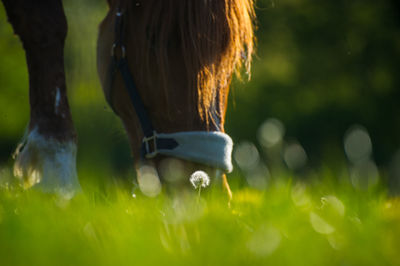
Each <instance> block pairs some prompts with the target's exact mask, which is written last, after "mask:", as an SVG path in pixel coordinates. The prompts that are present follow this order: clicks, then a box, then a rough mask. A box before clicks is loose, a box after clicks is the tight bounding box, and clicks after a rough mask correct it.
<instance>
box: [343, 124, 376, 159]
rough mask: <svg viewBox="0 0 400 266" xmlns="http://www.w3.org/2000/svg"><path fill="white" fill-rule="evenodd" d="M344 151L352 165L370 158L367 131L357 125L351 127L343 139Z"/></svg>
mask: <svg viewBox="0 0 400 266" xmlns="http://www.w3.org/2000/svg"><path fill="white" fill-rule="evenodd" d="M344 150H345V152H346V155H347V158H349V160H350V161H351V162H352V163H356V162H357V161H359V160H363V159H366V158H368V157H370V156H371V154H372V142H371V138H370V136H369V134H368V131H367V130H366V129H365V128H364V127H362V126H359V125H355V126H353V127H351V128H350V129H349V130H348V131H347V132H346V134H345V137H344Z"/></svg>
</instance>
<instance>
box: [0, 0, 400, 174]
mask: <svg viewBox="0 0 400 266" xmlns="http://www.w3.org/2000/svg"><path fill="white" fill-rule="evenodd" d="M105 2H106V1H99V0H91V1H78V0H65V1H64V6H65V11H66V14H67V17H68V24H69V32H68V38H67V43H66V48H65V53H66V71H67V86H68V88H69V98H70V102H71V107H72V113H73V117H74V121H75V124H76V127H77V130H78V134H79V140H80V143H79V145H80V146H79V154H78V167H79V168H80V171H81V172H82V171H98V170H99V169H100V168H99V167H101V169H102V170H103V171H106V172H109V173H110V174H114V173H120V174H121V173H124V172H126V171H131V165H130V164H131V160H130V156H129V152H130V151H129V148H128V144H127V141H126V136H125V135H124V132H123V130H122V127H121V124H120V123H119V121H118V119H117V118H116V116H115V115H113V113H112V112H111V110H110V108H109V107H108V106H107V104H106V103H105V101H104V98H103V95H102V92H101V88H100V85H99V82H98V79H97V73H96V62H95V58H96V57H95V53H96V34H97V25H98V24H99V22H100V21H101V19H102V17H104V15H105V14H106V9H107V7H106V3H105ZM256 11H257V16H258V22H257V28H258V30H257V38H258V42H257V43H258V45H257V46H258V49H257V56H256V57H255V59H254V65H253V72H252V79H251V81H250V82H249V83H241V82H234V84H233V86H232V87H233V88H232V93H231V97H230V101H229V110H228V114H227V124H226V130H227V132H228V133H229V134H230V135H231V136H232V137H233V139H234V140H235V142H240V141H241V140H249V141H251V142H253V143H257V139H256V137H257V132H258V129H259V127H260V125H261V124H262V123H263V121H265V120H266V119H267V118H270V117H275V118H277V119H279V120H280V121H281V122H282V123H283V125H284V126H285V128H286V130H285V132H286V135H285V137H284V138H285V140H288V141H297V142H298V143H300V144H301V145H302V146H303V147H304V150H305V151H306V153H307V156H308V158H309V160H308V161H309V162H310V163H311V165H321V164H333V165H335V164H336V163H337V162H343V161H344V160H345V159H344V158H345V155H344V151H343V137H344V135H345V132H346V131H347V130H348V128H349V127H351V126H352V125H354V124H360V125H362V126H364V127H365V128H366V129H367V130H368V132H369V134H370V136H371V139H372V143H373V158H374V159H375V160H376V161H377V163H378V165H379V166H380V167H381V168H383V169H386V167H387V166H388V165H389V163H390V162H391V160H392V157H393V156H394V154H395V152H396V150H398V149H399V148H400V115H399V114H400V104H399V100H400V91H399V89H398V87H399V85H400V76H399V75H398V70H399V69H400V60H399V59H400V17H399V4H398V2H397V1H395V0H381V1H372V0H354V1H345V0H324V1H311V0H259V1H257V10H256ZM0 55H1V56H0V164H1V163H7V162H8V163H10V154H11V153H12V151H13V149H14V148H15V146H16V143H17V142H18V140H19V139H20V137H21V136H22V135H23V132H24V128H25V126H26V124H27V122H28V119H29V108H28V107H29V106H28V77H27V72H26V63H25V60H24V52H23V50H22V47H21V44H20V42H19V40H18V38H17V37H15V36H13V35H12V29H11V26H10V25H9V24H8V23H6V16H5V12H4V8H3V7H2V6H1V5H0ZM90 169H93V170H90Z"/></svg>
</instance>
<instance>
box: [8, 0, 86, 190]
mask: <svg viewBox="0 0 400 266" xmlns="http://www.w3.org/2000/svg"><path fill="white" fill-rule="evenodd" d="M3 3H4V6H5V9H6V12H7V16H8V20H9V22H10V23H11V24H12V26H13V29H14V32H15V33H16V34H17V35H18V36H19V38H20V39H21V41H22V43H23V47H24V49H25V53H26V60H27V65H28V71H29V100H30V107H31V115H30V123H29V127H28V131H27V133H26V136H25V139H24V141H23V143H22V144H20V146H19V148H18V149H17V151H16V154H15V159H16V161H15V166H14V173H15V175H16V176H17V177H20V178H21V179H22V180H23V181H24V185H25V187H30V186H33V185H36V184H37V186H38V187H41V188H42V189H43V190H44V191H49V192H61V193H63V194H65V193H67V194H69V195H72V194H73V193H74V191H76V190H77V189H79V182H78V179H77V175H76V133H75V130H74V126H73V122H72V119H71V113H70V110H69V105H68V99H67V94H66V85H65V73H64V55H63V50H64V41H65V37H66V33H67V22H66V18H65V14H64V10H63V6H62V2H61V0H36V1H31V0H3Z"/></svg>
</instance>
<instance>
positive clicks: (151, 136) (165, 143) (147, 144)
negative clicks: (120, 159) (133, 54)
mask: <svg viewBox="0 0 400 266" xmlns="http://www.w3.org/2000/svg"><path fill="white" fill-rule="evenodd" d="M118 48H120V55H119V56H118V55H117V54H116V51H117V49H118ZM118 71H119V73H120V74H121V77H122V79H123V81H124V85H125V88H126V89H127V91H128V93H129V97H130V99H131V103H132V105H133V107H134V109H135V112H136V115H137V117H138V119H139V123H140V126H141V128H142V131H143V135H144V138H143V142H142V148H141V151H140V155H141V158H142V159H151V158H154V157H155V156H156V155H157V154H158V151H157V150H158V149H163V150H165V149H166V150H173V149H175V148H176V147H177V146H178V143H177V142H176V140H174V139H173V138H162V137H158V136H157V132H156V130H155V129H154V127H153V125H152V123H151V120H150V118H149V116H148V114H147V111H146V107H145V106H144V104H143V102H142V100H141V97H140V94H139V92H138V90H137V88H136V85H135V81H134V78H133V75H132V74H131V73H132V72H131V71H130V69H129V65H128V61H127V59H126V48H125V46H124V23H123V12H122V10H121V9H120V8H117V13H116V18H115V41H114V44H113V46H112V49H111V64H110V70H109V72H110V74H109V75H110V83H109V90H108V95H106V98H107V101H108V103H109V105H110V106H111V108H112V109H113V110H114V112H115V113H116V114H117V115H118V113H117V112H116V110H115V108H114V106H113V96H112V95H113V93H112V87H113V83H114V80H115V76H116V73H117V72H118Z"/></svg>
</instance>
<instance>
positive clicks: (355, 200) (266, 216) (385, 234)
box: [0, 170, 400, 266]
mask: <svg viewBox="0 0 400 266" xmlns="http://www.w3.org/2000/svg"><path fill="white" fill-rule="evenodd" d="M0 175H2V176H0V177H2V180H3V181H2V183H1V190H0V258H1V262H0V265H4V266H5V265H400V255H399V252H398V251H399V247H400V201H399V200H397V199H389V198H388V197H387V196H386V194H385V192H384V191H383V189H381V188H379V187H375V188H371V189H369V190H367V191H365V190H364V191H362V190H355V189H354V188H353V187H352V186H351V185H350V184H349V183H348V182H346V181H341V182H338V181H333V180H335V179H334V178H333V176H331V177H329V176H326V177H325V178H323V179H324V180H323V181H321V180H320V181H319V182H316V181H313V182H308V183H307V184H305V183H302V182H297V181H296V182H295V181H294V180H292V179H290V178H282V179H281V180H280V181H276V180H275V181H271V182H270V183H269V185H268V187H267V189H265V190H263V191H259V190H252V189H249V188H245V187H243V186H239V185H238V184H235V182H233V183H234V184H233V187H234V189H233V190H234V198H233V201H232V202H231V204H230V206H228V201H227V198H226V196H225V194H223V193H222V191H221V189H220V187H219V186H218V185H215V184H214V185H211V187H208V188H206V189H204V190H202V191H201V197H200V198H198V195H197V193H196V191H194V190H193V193H186V194H185V195H183V194H182V195H180V196H177V197H170V196H167V195H166V194H165V193H161V194H160V195H159V196H157V197H156V198H147V197H145V196H143V195H141V194H140V193H138V194H137V195H136V197H133V196H132V194H131V193H130V191H129V189H126V188H125V187H124V186H121V185H118V184H103V185H100V184H99V183H96V182H86V183H85V184H83V190H84V193H82V194H80V195H78V196H77V197H75V198H74V199H73V200H71V201H64V200H62V199H60V198H57V197H55V196H51V195H43V194H40V193H38V192H35V191H21V190H20V189H19V188H18V187H16V186H14V185H12V184H11V185H10V183H9V182H5V181H4V180H5V179H7V177H6V175H7V171H5V170H3V172H2V173H1V174H0ZM0 179H1V178H0ZM233 179H234V180H240V179H239V178H233Z"/></svg>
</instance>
